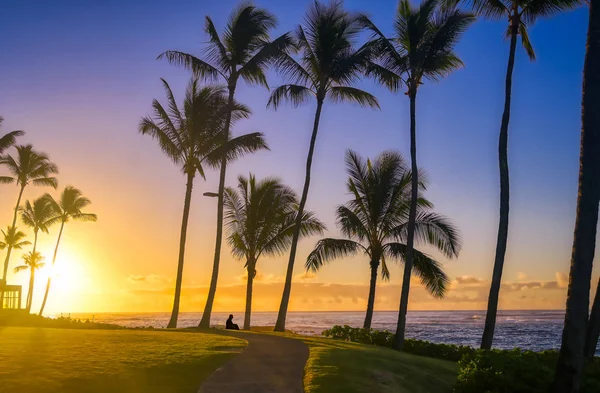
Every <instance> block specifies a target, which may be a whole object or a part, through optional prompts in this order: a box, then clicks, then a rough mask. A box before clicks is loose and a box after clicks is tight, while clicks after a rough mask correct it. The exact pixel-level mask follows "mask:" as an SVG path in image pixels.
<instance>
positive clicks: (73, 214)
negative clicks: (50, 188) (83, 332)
mask: <svg viewBox="0 0 600 393" xmlns="http://www.w3.org/2000/svg"><path fill="white" fill-rule="evenodd" d="M43 198H44V199H45V200H46V202H47V203H48V205H49V206H50V208H51V209H52V211H53V213H54V214H53V215H54V218H53V219H52V220H51V222H50V223H51V224H54V223H57V222H60V230H59V231H58V238H57V239H56V246H55V247H54V255H53V256H52V267H54V264H55V263H56V254H57V252H58V245H59V244H60V239H61V237H62V233H63V229H64V227H65V224H66V223H67V222H69V221H70V220H74V221H92V222H95V221H96V220H97V219H98V217H97V216H96V215H95V214H93V213H84V212H82V211H81V210H82V209H84V208H85V207H87V206H88V205H89V204H90V203H91V201H90V200H89V199H88V198H86V197H84V196H83V194H82V193H81V191H80V190H78V189H77V188H75V187H73V186H67V187H65V189H64V190H63V192H62V193H61V194H60V199H59V200H58V201H56V200H55V199H54V198H53V197H52V195H50V194H48V193H46V194H44V196H43ZM51 281H52V276H48V282H47V283H46V292H45V293H44V300H43V301H42V306H41V307H40V312H39V315H42V314H43V313H44V307H46V301H47V300H48V292H49V291H50V284H51Z"/></svg>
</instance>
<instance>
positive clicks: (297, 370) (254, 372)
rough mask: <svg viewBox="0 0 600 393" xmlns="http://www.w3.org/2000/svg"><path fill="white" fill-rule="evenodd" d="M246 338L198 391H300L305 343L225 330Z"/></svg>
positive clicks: (286, 392)
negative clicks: (242, 344) (246, 343)
mask: <svg viewBox="0 0 600 393" xmlns="http://www.w3.org/2000/svg"><path fill="white" fill-rule="evenodd" d="M223 334H228V335H231V336H232V337H239V338H241V339H244V340H246V341H248V346H247V347H246V349H244V350H243V351H242V352H241V353H240V354H239V355H237V356H236V357H235V358H234V359H233V360H232V361H230V362H229V363H227V364H225V365H224V366H223V367H221V368H219V369H218V370H217V371H215V372H214V373H213V374H212V375H211V376H210V377H208V379H207V380H206V381H204V383H203V384H202V386H200V389H199V390H198V393H303V392H304V388H303V383H302V382H303V378H304V365H305V364H306V361H307V360H308V346H307V345H306V344H304V343H303V342H302V341H300V340H293V339H290V338H284V337H277V336H271V335H267V334H254V333H243V332H236V331H227V332H223Z"/></svg>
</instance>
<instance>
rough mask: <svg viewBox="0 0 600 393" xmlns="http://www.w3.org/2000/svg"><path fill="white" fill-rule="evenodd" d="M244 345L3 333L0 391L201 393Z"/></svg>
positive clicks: (159, 336)
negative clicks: (201, 387)
mask: <svg viewBox="0 0 600 393" xmlns="http://www.w3.org/2000/svg"><path fill="white" fill-rule="evenodd" d="M245 345H246V342H245V341H243V340H240V339H237V338H232V337H226V336H219V335H212V334H202V333H185V332H176V333H175V332H158V331H156V332H153V331H127V330H116V331H109V330H68V329H45V328H4V329H0V348H1V353H2V354H3V355H9V356H0V381H1V382H0V385H1V389H0V390H1V391H3V392H4V391H6V392H20V393H33V392H35V393H49V392H61V393H71V392H78V393H100V392H114V393H121V392H122V393H125V392H127V393H138V392H144V393H158V392H169V393H170V392H177V393H187V392H189V393H192V392H194V393H195V392H196V391H197V389H198V386H199V385H200V383H201V381H202V380H204V379H205V378H206V377H208V376H209V375H210V374H211V373H212V372H213V371H214V370H215V369H216V368H218V367H219V366H220V365H222V364H223V363H225V362H226V361H227V360H229V359H231V358H232V357H233V356H235V354H236V353H238V352H239V351H240V350H241V349H242V348H243V347H244V346H245Z"/></svg>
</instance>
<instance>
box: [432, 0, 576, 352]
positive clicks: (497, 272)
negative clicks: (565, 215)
mask: <svg viewBox="0 0 600 393" xmlns="http://www.w3.org/2000/svg"><path fill="white" fill-rule="evenodd" d="M442 1H444V2H446V3H449V4H451V5H455V4H457V3H460V2H463V3H465V4H466V5H467V6H468V7H469V8H470V9H472V10H473V11H474V12H475V13H476V14H477V15H480V16H483V17H484V18H486V19H491V20H508V26H507V30H506V35H505V36H506V37H507V38H508V39H509V40H510V48H509V52H508V65H507V67H506V80H505V86H504V112H503V113H502V122H501V124H500V135H499V140H498V163H499V170H500V219H499V221H498V238H497V240H496V254H495V257H494V270H493V273H492V283H491V286H490V294H489V297H488V306H487V313H486V317H485V325H484V330H483V336H482V338H481V348H483V349H490V348H491V347H492V343H493V340H494V329H495V328H496V314H497V311H498V295H499V293H500V284H501V281H502V270H503V268H504V257H505V255H506V246H507V242H508V218H509V202H510V201H509V198H510V189H509V187H510V182H509V171H508V124H509V121H510V110H511V94H512V76H513V69H514V66H515V55H516V51H517V41H518V38H519V36H521V45H522V46H523V49H524V50H525V53H526V54H527V56H528V57H529V59H530V60H532V61H533V60H535V51H534V49H533V45H532V44H531V41H530V40H529V33H528V32H527V29H528V27H529V26H531V25H533V24H534V23H535V22H536V21H537V20H538V19H539V18H543V17H552V16H554V15H556V14H558V13H560V12H563V11H564V10H567V9H571V8H574V7H575V6H577V5H578V4H580V2H581V0H442Z"/></svg>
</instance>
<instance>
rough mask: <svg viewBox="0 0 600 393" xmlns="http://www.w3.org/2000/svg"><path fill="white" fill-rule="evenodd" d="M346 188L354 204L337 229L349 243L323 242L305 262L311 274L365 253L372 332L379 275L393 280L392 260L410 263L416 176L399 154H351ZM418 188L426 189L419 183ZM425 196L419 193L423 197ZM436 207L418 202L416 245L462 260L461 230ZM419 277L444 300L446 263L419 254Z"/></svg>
mask: <svg viewBox="0 0 600 393" xmlns="http://www.w3.org/2000/svg"><path fill="white" fill-rule="evenodd" d="M346 168H347V171H348V175H349V176H350V177H349V178H348V183H347V188H348V191H349V192H350V194H351V195H352V197H353V199H352V200H351V201H349V202H347V203H346V204H345V205H342V206H339V207H338V208H337V211H336V216H337V224H338V227H339V228H340V230H341V231H342V234H344V236H346V237H347V239H331V238H327V239H322V240H320V241H319V242H318V243H317V245H316V247H315V249H314V250H313V251H312V252H311V253H310V255H309V256H308V259H307V260H306V269H307V270H312V271H317V270H319V269H320V268H321V267H322V266H323V264H325V263H327V262H330V261H332V260H334V259H338V258H345V257H348V256H352V255H356V254H364V255H365V256H367V257H368V258H369V267H370V269H371V280H370V285H369V297H368V301H367V313H366V316H365V322H364V325H363V327H364V328H370V327H371V320H372V319H373V305H374V304H375V287H376V283H377V274H378V270H379V266H380V265H381V276H382V279H384V280H389V278H390V273H389V270H388V267H387V264H386V259H387V260H390V259H392V260H401V261H405V260H406V253H407V246H406V240H407V237H408V230H407V227H408V215H409V211H410V203H411V195H412V191H411V188H412V172H410V170H409V169H408V168H407V167H406V165H405V164H404V160H403V158H402V156H401V155H400V154H399V153H396V152H384V153H382V154H380V155H379V156H378V157H377V158H376V159H375V161H374V162H371V161H370V160H367V161H366V162H365V160H364V159H362V158H361V157H360V156H359V155H358V154H356V153H355V152H353V151H351V150H349V151H348V152H347V153H346ZM419 189H420V190H421V191H424V190H425V181H424V179H423V178H421V180H420V184H419ZM420 194H421V192H419V195H420ZM432 208H433V205H432V204H431V203H430V202H429V201H427V200H426V199H424V198H423V197H422V196H420V197H419V199H418V203H417V218H416V220H415V234H416V240H417V242H418V243H419V244H422V245H431V246H434V247H436V248H437V249H438V250H440V252H442V253H443V254H444V255H445V256H447V257H448V258H454V257H456V256H458V253H459V250H460V247H461V239H460V235H459V233H458V230H457V229H456V228H455V227H454V226H453V225H452V224H451V223H450V222H449V221H448V220H447V219H446V218H444V217H442V216H440V215H438V214H436V213H434V212H432V211H431V209H432ZM413 255H414V272H415V273H416V274H417V275H418V276H419V277H420V279H421V282H422V283H423V285H424V286H425V287H426V288H427V290H428V291H429V293H430V294H431V295H433V296H435V297H443V296H444V294H445V292H446V288H447V285H448V282H449V280H448V277H447V276H446V273H444V271H443V269H442V267H441V264H440V263H439V262H438V261H436V260H434V259H433V258H431V257H429V256H428V255H426V254H425V253H423V252H421V251H418V250H414V254H413Z"/></svg>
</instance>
